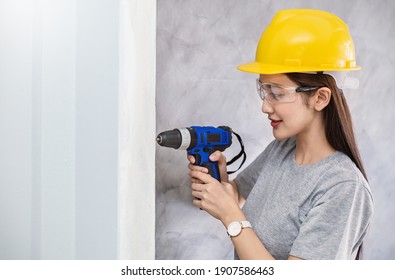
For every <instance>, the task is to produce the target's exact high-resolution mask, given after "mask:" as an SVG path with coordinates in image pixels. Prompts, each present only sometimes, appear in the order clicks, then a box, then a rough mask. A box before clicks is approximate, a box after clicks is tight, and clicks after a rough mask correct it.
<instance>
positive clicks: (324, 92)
mask: <svg viewBox="0 0 395 280" xmlns="http://www.w3.org/2000/svg"><path fill="white" fill-rule="evenodd" d="M331 96H332V92H331V90H330V89H329V88H327V87H322V88H319V89H318V90H317V92H316V93H315V94H314V109H316V110H317V111H322V110H324V108H325V107H326V106H328V104H329V101H331Z"/></svg>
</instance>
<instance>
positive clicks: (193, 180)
mask: <svg viewBox="0 0 395 280" xmlns="http://www.w3.org/2000/svg"><path fill="white" fill-rule="evenodd" d="M191 182H192V183H195V184H204V183H203V182H202V181H200V180H198V179H194V178H191Z"/></svg>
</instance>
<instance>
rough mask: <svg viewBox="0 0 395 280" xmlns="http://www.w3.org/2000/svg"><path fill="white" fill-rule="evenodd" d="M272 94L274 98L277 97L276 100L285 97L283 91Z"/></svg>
mask: <svg viewBox="0 0 395 280" xmlns="http://www.w3.org/2000/svg"><path fill="white" fill-rule="evenodd" d="M270 95H271V96H272V98H273V99H275V100H280V99H281V98H283V97H284V94H282V93H272V94H270Z"/></svg>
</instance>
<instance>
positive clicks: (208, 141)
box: [156, 126, 244, 181]
mask: <svg viewBox="0 0 395 280" xmlns="http://www.w3.org/2000/svg"><path fill="white" fill-rule="evenodd" d="M156 141H157V142H158V144H159V145H161V146H164V147H169V148H174V149H177V150H187V152H188V154H189V155H192V156H194V158H195V165H199V166H202V167H205V168H207V169H208V173H209V174H210V175H211V176H212V177H213V178H215V179H217V180H218V181H221V176H220V173H219V168H218V162H213V161H211V160H210V159H209V156H210V155H211V154H212V153H214V152H215V151H221V152H223V151H225V150H226V149H227V148H228V147H229V146H230V145H231V144H232V129H231V128H230V127H227V126H219V127H213V126H191V127H186V128H176V129H173V130H168V131H164V132H161V133H159V135H158V136H157V137H156ZM243 152H244V150H243Z"/></svg>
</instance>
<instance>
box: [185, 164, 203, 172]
mask: <svg viewBox="0 0 395 280" xmlns="http://www.w3.org/2000/svg"><path fill="white" fill-rule="evenodd" d="M188 168H189V169H190V170H191V171H193V170H195V171H200V172H204V173H208V169H207V168H205V167H201V166H199V165H194V164H192V163H190V164H188Z"/></svg>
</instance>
